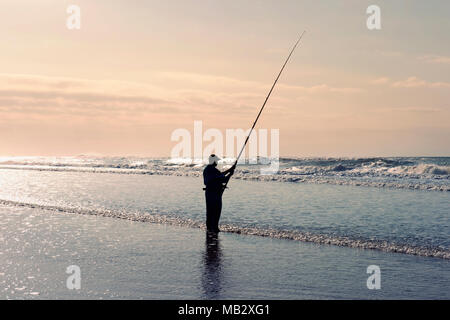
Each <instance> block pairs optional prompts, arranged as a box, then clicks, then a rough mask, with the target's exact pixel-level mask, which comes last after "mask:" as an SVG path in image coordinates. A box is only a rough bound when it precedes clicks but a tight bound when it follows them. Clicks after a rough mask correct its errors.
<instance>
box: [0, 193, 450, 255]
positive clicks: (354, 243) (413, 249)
mask: <svg viewBox="0 0 450 320" xmlns="http://www.w3.org/2000/svg"><path fill="white" fill-rule="evenodd" d="M0 205H3V206H13V207H25V208H35V209H41V210H50V211H53V212H62V213H73V214H84V215H96V216H103V217H110V218H116V219H125V220H131V221H138V222H148V223H158V224H169V225H176V226H183V227H190V228H201V229H205V225H204V223H202V222H200V221H195V220H192V219H186V218H180V217H176V216H170V215H163V214H158V213H157V212H156V211H155V212H151V213H150V212H145V213H144V212H138V211H134V212H132V211H125V210H107V209H87V208H81V207H61V206H51V205H44V204H33V203H26V202H17V201H10V200H0ZM221 230H222V232H228V233H235V234H242V235H251V236H259V237H270V238H275V239H285V240H292V241H302V242H311V243H316V244H321V245H336V246H342V247H349V248H357V249H370V250H379V251H385V252H396V253H403V254H410V255H417V256H424V257H435V258H442V259H450V250H448V249H444V248H440V247H431V246H429V247H423V246H413V245H409V244H400V243H393V242H389V241H384V240H367V239H352V238H350V237H342V236H333V235H327V234H315V233H309V232H300V231H296V230H282V229H275V228H258V227H241V226H238V225H233V224H222V225H221Z"/></svg>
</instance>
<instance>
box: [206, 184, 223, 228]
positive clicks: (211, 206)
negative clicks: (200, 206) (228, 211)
mask: <svg viewBox="0 0 450 320" xmlns="http://www.w3.org/2000/svg"><path fill="white" fill-rule="evenodd" d="M205 198H206V228H207V229H208V230H209V231H217V230H219V219H220V213H221V212H222V192H220V191H219V192H217V191H208V190H206V191H205Z"/></svg>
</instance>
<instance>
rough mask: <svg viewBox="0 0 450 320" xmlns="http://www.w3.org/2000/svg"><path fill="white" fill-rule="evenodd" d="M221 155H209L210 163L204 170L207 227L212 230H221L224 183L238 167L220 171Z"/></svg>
mask: <svg viewBox="0 0 450 320" xmlns="http://www.w3.org/2000/svg"><path fill="white" fill-rule="evenodd" d="M219 160H220V159H219V157H218V156H216V155H215V154H212V155H210V156H209V165H207V166H206V168H205V170H203V182H204V183H205V186H206V187H205V189H204V190H205V198H206V229H207V230H208V231H211V232H220V230H219V219H220V213H221V211H222V194H223V191H224V185H225V184H226V183H227V182H228V180H230V178H231V176H232V175H233V173H234V169H235V168H236V166H235V165H233V166H232V167H231V168H230V169H228V170H226V171H224V172H220V171H219V170H217V168H216V166H217V163H218V162H219Z"/></svg>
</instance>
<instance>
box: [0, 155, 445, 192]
mask: <svg viewBox="0 0 450 320" xmlns="http://www.w3.org/2000/svg"><path fill="white" fill-rule="evenodd" d="M228 160H229V161H228ZM256 160H259V163H258V162H257V161H256ZM263 160H267V159H255V164H248V163H247V164H242V165H239V167H238V170H237V171H236V174H235V176H234V177H235V178H237V179H242V180H254V181H277V182H294V183H303V182H306V183H327V184H337V185H352V186H368V187H379V188H396V189H414V190H431V191H450V157H434V158H427V157H402V158H280V160H279V170H278V171H277V173H275V174H272V175H263V174H261V172H260V170H261V168H265V167H267V165H264V164H263V163H264V161H263ZM232 162H233V159H227V160H226V161H225V162H224V166H225V167H227V166H228V165H229V164H230V163H232ZM0 169H19V170H40V171H70V172H93V173H114V174H147V175H154V174H156V175H176V176H193V177H198V176H200V175H201V174H202V169H203V164H202V163H192V162H191V161H189V160H186V159H174V160H171V159H167V158H136V157H87V156H79V157H21V158H19V157H11V158H0Z"/></svg>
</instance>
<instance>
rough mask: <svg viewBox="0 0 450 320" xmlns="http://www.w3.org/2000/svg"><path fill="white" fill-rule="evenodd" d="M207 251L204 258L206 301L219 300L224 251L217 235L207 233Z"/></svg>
mask: <svg viewBox="0 0 450 320" xmlns="http://www.w3.org/2000/svg"><path fill="white" fill-rule="evenodd" d="M205 245H206V248H205V249H206V250H205V253H204V257H203V264H204V271H203V276H202V286H203V293H204V295H205V298H206V299H219V298H220V291H221V289H222V284H221V281H222V276H223V271H222V249H221V247H220V242H219V239H218V237H217V234H213V233H210V232H207V233H206V244H205Z"/></svg>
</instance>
